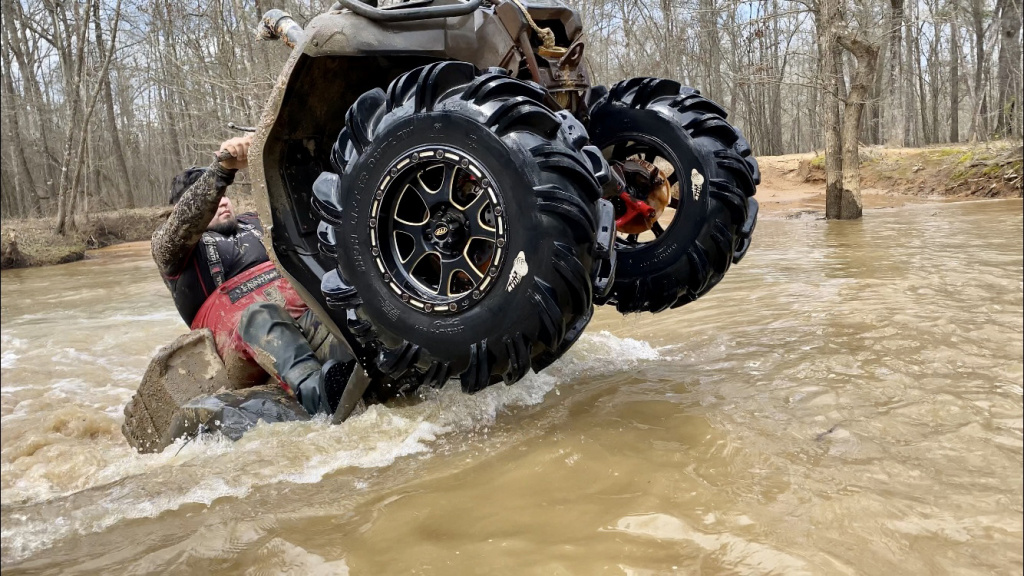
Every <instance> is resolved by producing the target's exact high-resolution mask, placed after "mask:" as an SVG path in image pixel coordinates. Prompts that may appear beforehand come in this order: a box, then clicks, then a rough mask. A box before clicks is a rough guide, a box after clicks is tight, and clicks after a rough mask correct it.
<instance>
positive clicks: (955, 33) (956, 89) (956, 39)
mask: <svg viewBox="0 0 1024 576" xmlns="http://www.w3.org/2000/svg"><path fill="white" fill-rule="evenodd" d="M955 10H956V5H955V4H954V15H955V14H956V12H955ZM959 29H960V25H959V24H957V22H956V18H955V16H954V18H953V22H952V23H951V24H950V27H949V43H950V58H949V141H950V142H954V143H955V142H959V141H960V30H959Z"/></svg>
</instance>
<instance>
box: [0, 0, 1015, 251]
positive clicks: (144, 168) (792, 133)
mask: <svg viewBox="0 0 1024 576" xmlns="http://www.w3.org/2000/svg"><path fill="white" fill-rule="evenodd" d="M569 4H571V5H572V6H574V7H575V8H576V9H578V10H579V11H580V14H581V16H582V18H583V21H584V24H585V26H586V29H587V35H588V46H587V51H588V58H589V62H590V65H591V67H592V70H593V72H594V75H595V76H596V80H597V82H598V83H602V84H611V83H614V82H616V81H618V80H622V79H625V78H628V77H634V76H658V77H666V78H673V79H677V80H679V81H681V82H682V83H683V84H685V85H690V86H694V87H697V88H699V89H700V90H701V91H702V92H703V93H704V94H705V95H707V96H709V97H710V98H711V99H713V100H715V101H717V102H719V103H721V104H722V105H723V106H724V107H725V108H726V109H727V110H728V111H729V112H730V114H731V116H730V120H731V121H732V122H733V123H735V124H736V125H737V126H739V127H740V128H741V129H742V130H743V131H744V133H745V134H746V136H747V137H748V139H749V140H750V142H751V143H752V145H753V148H754V151H755V153H756V154H757V155H759V156H767V155H779V154H787V153H795V152H806V151H812V150H822V149H825V150H826V151H827V152H828V154H826V168H831V169H832V170H830V178H831V180H830V182H829V185H830V186H832V185H834V186H838V187H839V188H837V190H841V189H842V182H841V180H836V178H840V179H841V177H842V161H843V152H844V143H845V144H846V145H845V153H846V156H848V157H849V158H847V172H848V173H849V172H850V165H851V162H850V158H855V156H851V154H856V150H857V148H858V146H857V143H858V142H859V143H860V144H869V145H870V144H884V145H888V146H897V147H902V146H921V145H928V144H935V143H943V142H963V141H972V142H984V141H989V140H993V139H1019V138H1020V137H1021V125H1022V110H1021V102H1022V80H1021V76H1022V60H1021V58H1022V56H1021V54H1022V50H1021V37H1022V34H1021V31H1022V23H1021V0H911V1H909V2H907V1H905V0H744V1H741V0H657V1H648V0H569ZM274 7H279V8H283V9H285V10H286V11H288V12H290V13H291V14H292V15H293V16H294V17H295V19H296V20H297V21H299V23H300V24H305V23H306V22H308V21H309V20H310V19H311V18H312V17H313V16H315V15H316V14H317V13H319V12H321V11H323V10H324V9H325V8H326V5H324V4H322V3H320V2H307V1H304V0H282V1H278V0H188V1H185V2H182V1H171V0H146V1H140V0H2V20H3V22H2V31H0V32H2V34H0V38H2V47H0V48H2V50H0V52H2V76H3V77H2V85H0V88H2V136H3V146H2V161H0V162H2V182H0V217H2V218H3V219H5V220H6V219H10V218H31V217H40V216H43V217H51V218H52V217H55V219H54V221H53V222H54V224H53V225H52V226H53V227H54V228H56V229H57V231H58V232H60V233H65V232H67V231H68V230H69V229H73V228H74V227H75V225H76V224H75V218H74V217H73V215H74V214H76V213H87V212H98V211H104V210H111V209H122V208H134V207H141V206H156V205H163V204H165V203H166V200H167V191H168V183H169V182H170V179H171V177H172V176H173V175H174V174H175V173H177V172H178V171H180V170H181V169H182V168H183V167H185V166H189V165H192V164H206V163H208V162H209V161H210V159H211V156H212V151H213V150H214V149H215V148H216V146H217V144H218V143H219V142H220V141H221V140H222V139H224V138H225V137H227V136H230V135H231V133H230V132H229V131H228V130H227V129H226V125H227V124H228V122H231V121H234V122H238V123H252V122H254V121H255V120H256V118H257V117H258V115H259V112H260V110H261V108H262V106H263V103H264V101H265V99H266V97H267V95H268V94H269V91H270V88H271V86H272V83H273V82H274V80H275V79H276V77H277V74H278V72H279V71H280V69H281V66H282V64H283V62H284V59H285V58H286V57H287V50H286V49H284V48H283V47H282V46H280V45H279V44H278V43H260V42H258V41H257V40H256V39H255V37H254V34H253V30H254V28H255V25H256V23H257V22H258V20H259V18H260V16H261V15H262V13H263V12H264V11H266V10H268V9H270V8H274ZM844 129H845V133H844V132H843V130H844ZM851 142H852V143H853V144H854V145H853V146H850V143H851ZM830 162H831V163H832V165H831V166H829V163H830ZM852 164H853V165H856V164H857V163H856V162H852ZM837 166H838V167H839V169H840V172H839V173H838V175H837V174H835V173H834V172H835V171H834V169H835V168H836V167H837ZM848 175H849V174H848ZM830 193H831V189H830ZM836 193H837V194H841V192H838V191H837V192H836Z"/></svg>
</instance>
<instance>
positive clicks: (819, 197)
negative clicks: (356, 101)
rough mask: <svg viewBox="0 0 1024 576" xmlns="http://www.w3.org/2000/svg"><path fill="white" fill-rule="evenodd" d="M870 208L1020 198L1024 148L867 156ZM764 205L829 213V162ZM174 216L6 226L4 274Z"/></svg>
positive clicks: (770, 176)
mask: <svg viewBox="0 0 1024 576" xmlns="http://www.w3.org/2000/svg"><path fill="white" fill-rule="evenodd" d="M861 160H862V161H861V172H862V173H861V177H862V186H863V189H862V194H863V199H864V207H865V208H869V209H870V208H892V207H896V206H902V205H904V204H909V203H918V202H928V201H936V200H956V199H967V198H1020V197H1021V183H1022V177H1021V176H1022V173H1024V170H1022V167H1021V162H1022V148H1021V144H1020V142H1017V143H1006V142H1000V143H991V144H981V145H963V146H948V145H947V146H941V147H932V148H899V149H886V148H876V147H869V148H864V149H862V151H861ZM758 162H759V163H760V165H761V185H760V186H759V187H758V189H757V199H758V201H759V202H760V203H761V210H762V213H765V214H782V215H786V214H798V213H802V212H810V213H821V214H823V213H824V211H825V172H824V159H823V157H822V156H821V155H820V154H814V153H808V154H789V155H786V156H763V157H761V158H758ZM232 199H233V200H234V201H235V204H236V209H237V210H238V211H239V212H243V211H247V210H251V209H252V205H253V202H252V199H251V198H250V197H249V196H248V195H247V194H245V193H236V194H232ZM169 211H170V208H168V207H159V208H140V209H137V210H120V211H116V212H102V213H97V214H90V215H89V217H88V219H80V220H79V231H78V232H76V233H74V234H69V235H68V236H64V237H62V236H58V235H56V234H54V233H53V229H54V225H55V222H54V219H53V218H43V219H33V220H9V221H6V222H4V223H3V233H2V250H3V252H2V254H3V258H2V262H0V264H2V267H3V268H4V269H7V268H22V267H27V266H45V265H48V264H63V263H66V262H74V261H75V260H81V259H82V258H84V257H85V253H86V250H89V249H92V248H100V247H103V246H109V245H111V244H119V243H122V242H133V241H139V240H149V238H150V236H151V235H152V234H153V231H154V230H156V228H157V227H158V226H159V225H160V224H161V223H162V222H163V221H164V219H165V218H166V217H167V214H168V213H169Z"/></svg>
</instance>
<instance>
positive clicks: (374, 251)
mask: <svg viewBox="0 0 1024 576" xmlns="http://www.w3.org/2000/svg"><path fill="white" fill-rule="evenodd" d="M370 254H373V255H374V256H380V248H370Z"/></svg>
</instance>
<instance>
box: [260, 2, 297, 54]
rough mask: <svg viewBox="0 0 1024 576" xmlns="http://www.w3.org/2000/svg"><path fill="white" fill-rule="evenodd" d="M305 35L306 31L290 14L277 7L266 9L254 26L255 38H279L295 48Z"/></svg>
mask: <svg viewBox="0 0 1024 576" xmlns="http://www.w3.org/2000/svg"><path fill="white" fill-rule="evenodd" d="M305 37H306V31H305V30H303V29H302V26H299V23H298V22H296V21H295V20H293V19H292V16H291V14H289V13H287V12H285V11H284V10H279V9H277V8H274V9H273V10H268V11H267V13H266V14H264V15H263V19H262V20H260V23H259V24H258V25H257V26H256V39H257V40H277V39H278V38H280V39H281V41H282V42H284V43H285V44H286V45H287V46H288V47H289V48H295V45H296V44H298V43H300V42H302V40H303V39H305Z"/></svg>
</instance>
